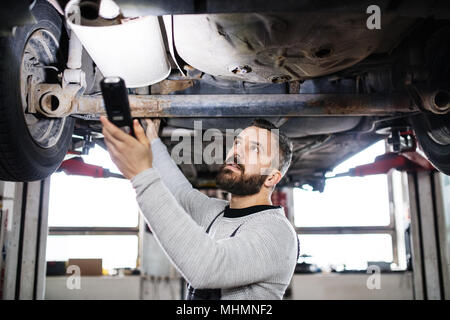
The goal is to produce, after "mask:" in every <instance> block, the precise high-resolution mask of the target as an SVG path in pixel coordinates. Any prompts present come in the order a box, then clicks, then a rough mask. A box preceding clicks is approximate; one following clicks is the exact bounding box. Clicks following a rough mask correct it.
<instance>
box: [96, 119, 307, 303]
mask: <svg viewBox="0 0 450 320" xmlns="http://www.w3.org/2000/svg"><path fill="white" fill-rule="evenodd" d="M101 122H102V124H103V135H104V137H105V143H106V145H107V148H108V151H109V153H110V156H111V159H112V160H113V162H114V163H115V164H116V165H117V167H118V168H119V170H120V171H121V172H122V173H123V175H124V176H125V177H126V178H128V179H130V180H131V183H132V185H133V187H134V188H135V190H136V194H137V196H136V197H137V201H138V203H139V206H140V209H141V211H142V214H143V215H144V217H145V220H146V222H147V223H148V224H149V226H150V227H151V230H152V232H153V234H154V236H155V237H156V239H157V241H158V243H159V244H160V246H161V247H162V249H163V250H164V252H165V253H166V254H167V256H168V258H169V259H170V261H171V262H172V263H173V265H174V266H175V267H176V269H177V270H178V271H179V272H180V274H181V275H182V276H183V277H184V278H185V279H186V281H187V282H188V283H189V285H188V291H187V295H186V298H187V299H188V300H219V299H223V300H231V299H239V300H240V299H260V300H261V299H282V298H283V295H284V293H285V290H286V288H287V286H288V285H289V282H290V280H291V278H292V275H293V273H294V269H295V265H296V263H297V259H298V254H299V247H298V238H297V235H296V232H295V230H294V228H293V227H292V225H291V224H290V222H289V221H288V219H287V218H286V216H285V213H284V210H283V208H282V207H281V206H273V205H272V202H271V194H272V192H273V190H274V188H275V186H276V185H277V184H278V183H279V182H280V180H281V179H282V177H283V176H284V174H285V173H286V171H287V170H288V168H289V165H290V162H291V158H292V143H291V142H290V141H289V139H288V138H287V137H286V136H285V135H284V134H282V133H280V132H279V130H278V128H277V127H276V126H274V125H273V124H272V123H270V122H269V121H267V120H264V119H256V120H255V121H254V122H253V123H252V125H251V126H249V127H247V128H245V129H244V130H242V131H241V132H240V133H239V135H237V136H236V137H235V139H234V144H233V147H232V148H231V149H230V150H229V152H228V154H227V156H226V161H225V163H224V164H223V165H222V167H221V169H220V171H219V173H218V175H217V178H216V182H217V186H218V187H220V188H221V189H224V190H226V191H228V192H230V193H231V200H230V201H226V200H222V199H216V198H210V197H208V196H206V195H205V194H203V193H202V192H200V191H198V190H196V189H194V188H193V187H192V185H191V184H190V183H189V181H188V180H187V179H186V178H185V176H184V175H183V173H182V172H181V171H180V169H179V168H178V167H177V165H176V164H175V162H174V161H173V160H172V158H171V157H170V155H169V153H168V151H167V148H166V146H165V145H164V144H163V143H162V142H161V140H160V139H159V138H158V134H157V131H158V130H157V129H156V127H155V124H154V123H153V122H152V121H150V120H147V132H144V129H143V128H142V127H141V126H140V124H139V122H138V121H137V120H135V121H134V123H133V126H134V131H135V135H136V139H135V138H133V137H132V136H130V135H128V134H126V133H124V132H123V131H121V130H120V129H119V128H117V127H116V126H114V125H113V124H112V123H111V122H109V121H108V119H106V118H105V117H102V118H101Z"/></svg>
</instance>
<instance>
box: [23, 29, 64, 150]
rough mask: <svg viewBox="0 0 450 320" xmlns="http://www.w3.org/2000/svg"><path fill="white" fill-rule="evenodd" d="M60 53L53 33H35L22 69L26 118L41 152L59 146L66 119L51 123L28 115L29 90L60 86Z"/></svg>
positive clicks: (31, 36)
mask: <svg viewBox="0 0 450 320" xmlns="http://www.w3.org/2000/svg"><path fill="white" fill-rule="evenodd" d="M58 50H59V43H58V40H57V39H56V38H55V37H54V36H53V34H52V33H51V32H49V31H47V30H45V29H38V30H35V31H34V32H33V33H32V34H31V35H30V37H29V38H28V40H27V42H26V45H25V48H24V51H23V55H22V62H21V67H20V92H21V100H22V101H21V102H22V112H23V116H24V119H25V123H26V126H27V129H28V132H29V134H30V136H31V137H32V139H33V141H34V142H35V143H36V144H37V145H38V146H40V147H42V148H51V147H53V146H55V145H56V144H57V143H58V141H59V139H60V137H61V135H62V132H63V130H64V125H65V122H66V118H61V119H49V118H45V117H44V116H43V115H41V114H37V113H34V114H33V113H28V112H27V109H28V103H27V100H28V88H29V86H30V85H31V83H33V84H38V83H43V82H45V83H58V77H57V74H58V71H59V70H58V69H57V66H58ZM55 69H56V70H55ZM57 70H58V71H57Z"/></svg>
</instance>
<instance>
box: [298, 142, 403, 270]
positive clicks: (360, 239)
mask: <svg viewBox="0 0 450 320" xmlns="http://www.w3.org/2000/svg"><path fill="white" fill-rule="evenodd" d="M385 152H386V147H385V142H384V141H379V142H377V143H375V144H373V145H372V146H370V147H368V148H366V149H365V150H363V151H361V152H360V153H358V154H356V155H354V156H353V157H351V158H349V159H348V160H346V161H344V162H343V163H341V164H340V165H339V166H337V167H336V168H335V169H334V170H333V172H332V173H330V175H334V174H336V173H341V172H346V171H348V170H349V169H350V168H352V167H355V166H358V165H361V164H366V163H370V162H373V161H374V159H375V157H376V156H378V155H381V154H384V153H385ZM306 189H307V188H306ZM391 199H392V196H391V191H390V187H389V174H388V175H387V174H381V175H374V176H367V177H341V178H334V179H329V180H327V183H326V186H325V190H324V192H323V193H319V192H315V191H314V192H313V191H308V190H304V189H301V188H295V189H294V210H295V213H294V221H295V226H296V229H297V231H298V234H299V239H300V244H301V253H302V254H304V255H308V256H310V257H308V258H307V260H308V262H311V263H314V264H317V265H318V266H319V267H322V268H332V269H337V270H344V269H345V270H363V269H366V268H367V265H368V263H369V262H371V261H377V262H380V261H381V262H387V263H396V265H397V266H398V265H399V261H398V257H397V256H394V253H395V251H396V249H395V248H396V229H395V214H394V212H393V210H394V209H393V206H392V200H391ZM304 259H305V258H304ZM394 267H395V265H394Z"/></svg>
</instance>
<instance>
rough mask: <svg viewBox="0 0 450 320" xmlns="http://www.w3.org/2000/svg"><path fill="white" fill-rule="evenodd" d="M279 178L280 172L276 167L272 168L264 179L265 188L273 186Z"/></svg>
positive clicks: (280, 176)
mask: <svg viewBox="0 0 450 320" xmlns="http://www.w3.org/2000/svg"><path fill="white" fill-rule="evenodd" d="M281 178H283V176H282V175H281V172H280V171H279V170H277V169H273V171H272V172H271V173H270V174H269V175H268V177H267V179H266V180H265V181H264V185H265V186H266V187H267V188H272V187H275V186H276V185H277V184H278V182H280V180H281Z"/></svg>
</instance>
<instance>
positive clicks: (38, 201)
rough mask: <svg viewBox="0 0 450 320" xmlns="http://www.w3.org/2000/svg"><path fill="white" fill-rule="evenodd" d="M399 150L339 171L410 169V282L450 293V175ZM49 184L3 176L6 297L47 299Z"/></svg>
mask: <svg viewBox="0 0 450 320" xmlns="http://www.w3.org/2000/svg"><path fill="white" fill-rule="evenodd" d="M396 151H397V153H387V154H385V155H382V156H380V157H378V158H377V159H376V161H374V162H373V163H371V164H367V165H363V166H358V167H355V168H353V169H352V170H349V172H347V173H345V174H339V175H337V176H344V175H347V176H359V177H362V176H366V175H371V174H380V173H386V172H388V171H389V170H391V169H394V168H395V169H397V170H402V171H405V172H406V175H407V177H405V180H406V181H407V184H406V183H404V184H402V186H406V187H407V188H406V189H405V192H404V196H405V198H404V201H405V203H407V204H409V209H407V210H409V215H410V217H411V223H410V226H409V235H406V238H405V242H406V243H409V245H410V251H411V259H410V266H411V269H412V273H409V274H410V275H409V276H408V277H409V279H410V281H408V284H405V285H406V286H411V287H412V288H411V290H412V297H413V298H414V299H417V300H428V299H429V300H433V299H450V280H449V279H450V275H449V269H450V268H449V261H450V257H449V256H448V252H449V250H448V249H447V246H449V244H448V241H447V234H448V230H446V226H447V225H450V213H448V212H446V211H445V210H446V209H445V204H444V201H448V200H445V199H444V197H443V196H444V193H446V194H448V193H450V179H449V177H448V176H445V175H443V174H441V173H439V172H437V171H436V170H434V169H433V168H432V166H431V165H430V164H429V163H428V162H427V161H426V160H425V159H424V158H423V157H421V156H420V155H419V154H418V153H417V152H415V151H414V150H412V149H409V150H396ZM73 153H74V154H78V155H79V154H81V153H76V152H73ZM59 170H60V171H64V172H66V173H68V174H78V175H83V176H91V177H109V176H111V177H118V178H122V177H121V176H120V175H117V174H114V173H110V172H109V171H107V170H106V169H103V168H101V167H98V166H93V165H90V164H86V163H84V162H83V161H82V160H81V159H80V158H79V157H75V158H72V159H68V160H66V161H64V162H63V163H62V165H61V167H60V168H59ZM337 176H336V177H337ZM49 187H50V177H49V178H47V179H45V180H42V181H33V182H3V181H0V205H1V210H0V221H1V224H0V248H2V253H1V255H0V299H44V294H45V279H46V261H45V251H46V246H47V235H48V203H49ZM80 201H81V200H80ZM407 207H408V206H407ZM402 231H403V230H402Z"/></svg>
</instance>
